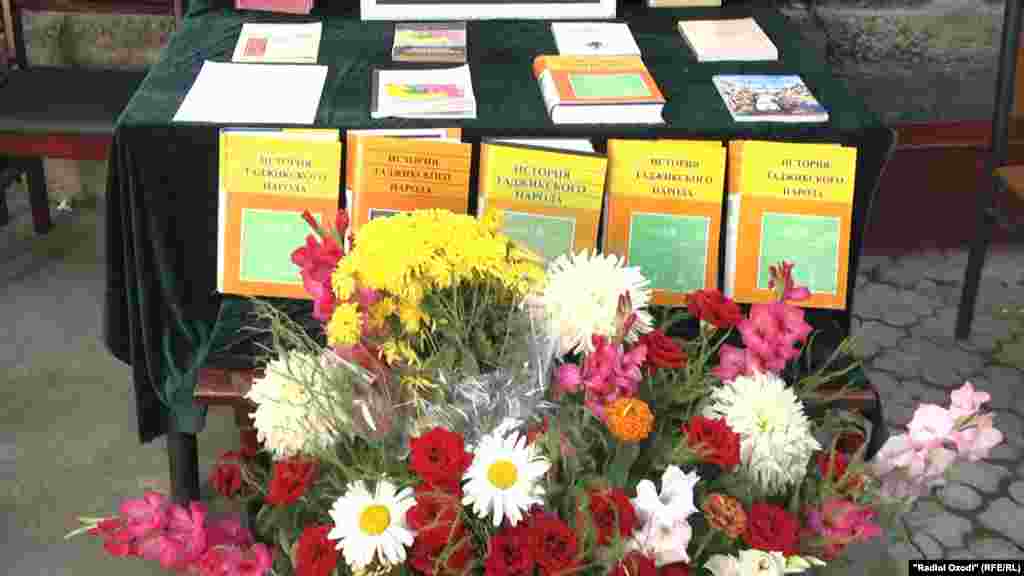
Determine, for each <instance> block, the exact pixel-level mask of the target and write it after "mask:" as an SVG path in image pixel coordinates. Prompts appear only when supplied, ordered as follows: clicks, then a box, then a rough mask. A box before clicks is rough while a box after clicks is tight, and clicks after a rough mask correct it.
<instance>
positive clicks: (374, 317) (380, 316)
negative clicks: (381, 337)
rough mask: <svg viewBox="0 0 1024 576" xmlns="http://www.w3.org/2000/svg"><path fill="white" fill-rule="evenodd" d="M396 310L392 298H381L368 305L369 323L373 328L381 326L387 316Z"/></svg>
mask: <svg viewBox="0 0 1024 576" xmlns="http://www.w3.org/2000/svg"><path fill="white" fill-rule="evenodd" d="M397 310H398V306H397V305H396V304H395V300H394V299H393V298H383V299H381V300H380V301H379V302H377V303H376V304H374V305H373V306H371V307H370V324H371V325H372V326H373V327H374V328H383V327H384V326H385V324H386V323H387V320H388V317H389V316H391V315H392V314H394V313H395V312H396V311H397Z"/></svg>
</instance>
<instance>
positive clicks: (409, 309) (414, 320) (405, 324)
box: [398, 302, 425, 334]
mask: <svg viewBox="0 0 1024 576" xmlns="http://www.w3.org/2000/svg"><path fill="white" fill-rule="evenodd" d="M424 318H425V315H424V314H423V311H422V310H420V307H419V306H415V305H413V304H408V303H406V302H402V303H400V304H399V305H398V319H399V320H401V321H402V328H404V329H405V331H406V332H408V333H410V334H417V333H419V331H420V325H421V322H422V320H423V319H424Z"/></svg>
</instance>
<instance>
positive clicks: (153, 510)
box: [121, 492, 171, 538]
mask: <svg viewBox="0 0 1024 576" xmlns="http://www.w3.org/2000/svg"><path fill="white" fill-rule="evenodd" d="M170 505H171V502H170V500H168V499H167V497H166V496H164V495H163V494H161V493H159V492H146V494H145V495H144V496H143V497H142V498H134V499H131V500H126V501H125V502H124V503H122V504H121V519H122V520H123V521H124V530H125V531H126V532H127V533H128V534H130V535H131V536H132V537H134V538H142V537H143V536H146V535H147V534H149V533H151V532H153V531H155V530H161V529H163V527H164V525H165V524H166V522H167V511H168V509H169V508H170Z"/></svg>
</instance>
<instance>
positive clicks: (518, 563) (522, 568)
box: [484, 522, 534, 576]
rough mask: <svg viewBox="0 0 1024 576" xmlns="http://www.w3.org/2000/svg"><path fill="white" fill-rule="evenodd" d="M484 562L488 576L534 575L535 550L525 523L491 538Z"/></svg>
mask: <svg viewBox="0 0 1024 576" xmlns="http://www.w3.org/2000/svg"><path fill="white" fill-rule="evenodd" d="M487 548H488V550H489V551H488V553H487V560H486V561H485V562H484V573H485V574H486V576H529V575H530V574H533V566H534V559H533V548H532V547H531V546H530V530H529V528H528V527H527V525H526V524H525V523H522V522H521V523H519V524H518V525H517V526H513V527H510V528H505V529H504V530H502V531H501V532H499V533H497V534H495V535H494V536H491V541H490V544H489V545H488V546H487Z"/></svg>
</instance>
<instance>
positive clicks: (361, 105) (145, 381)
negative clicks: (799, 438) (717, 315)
mask: <svg viewBox="0 0 1024 576" xmlns="http://www.w3.org/2000/svg"><path fill="white" fill-rule="evenodd" d="M637 12H638V14H637V15H635V16H632V15H631V16H630V17H629V18H628V21H629V22H630V25H631V28H632V30H633V34H634V36H635V37H636V40H637V43H638V44H639V46H640V49H641V51H642V52H643V57H644V61H645V62H646V64H647V66H648V68H649V69H650V71H651V73H652V74H653V75H654V77H655V79H656V80H657V82H658V85H659V86H660V88H661V90H662V92H663V93H664V94H665V97H666V98H667V99H668V104H667V105H666V106H665V111H664V117H665V119H666V121H667V123H666V124H665V125H664V126H654V127H652V126H621V125H596V124H595V125H586V126H557V125H554V124H552V123H551V122H550V120H549V119H548V116H547V113H546V112H545V109H544V105H543V101H542V99H541V96H540V92H539V89H538V88H537V84H536V82H535V80H534V79H533V76H532V72H531V63H532V61H533V58H534V56H536V55H538V54H552V53H556V49H555V44H554V40H553V38H552V36H551V33H550V28H549V24H548V23H547V22H543V21H483V22H470V23H469V28H468V30H469V57H470V65H471V68H472V75H473V87H474V92H475V94H476V98H477V114H478V118H477V119H475V120H459V121H452V122H449V123H447V124H451V125H457V126H461V127H462V128H463V130H464V134H465V137H466V139H467V140H474V141H475V140H478V139H479V138H480V137H481V136H489V135H497V134H500V135H505V136H562V137H571V136H581V137H583V136H586V137H594V138H600V139H601V140H600V141H598V142H597V144H598V146H599V147H600V146H603V139H604V138H607V137H626V138H630V137H635V138H654V137H676V138H680V137H697V138H720V139H723V140H726V139H735V138H761V139H773V140H785V141H811V142H838V143H842V144H847V145H855V146H857V147H858V162H857V182H856V192H855V208H854V212H855V213H854V231H853V235H852V242H853V249H852V250H851V262H850V270H851V271H852V272H853V273H851V274H850V276H849V285H848V294H849V300H848V303H849V305H850V307H851V308H852V306H853V288H854V283H855V281H856V274H855V272H856V269H857V260H858V255H859V252H860V246H861V242H862V232H863V230H864V227H865V223H866V221H867V215H868V214H869V211H870V205H871V199H872V197H873V194H874V190H875V188H876V187H877V184H878V177H879V175H880V173H881V169H882V167H883V165H884V162H885V159H886V158H887V155H888V152H889V151H890V150H891V146H892V144H893V135H892V132H891V131H890V130H888V129H886V128H885V127H884V126H883V125H882V124H881V122H880V121H879V119H878V118H877V117H876V116H875V115H874V114H872V113H871V112H869V111H868V110H867V109H866V108H865V107H864V105H863V103H862V102H860V101H859V100H857V99H855V98H853V97H852V96H851V95H850V93H849V92H848V91H847V90H846V88H845V87H844V86H843V85H842V84H841V83H839V82H837V81H836V80H835V79H834V78H833V77H832V76H831V74H830V71H829V69H828V67H827V66H826V64H825V63H824V60H823V58H822V56H823V55H822V54H820V53H817V52H815V51H814V50H812V49H810V48H809V47H808V46H807V45H806V44H805V43H803V41H802V39H801V37H800V35H799V32H798V31H797V29H796V28H795V27H794V26H792V25H791V24H790V23H789V22H787V21H786V19H785V18H784V17H783V16H782V15H781V14H779V13H778V12H777V11H775V10H774V9H772V8H768V7H758V6H754V7H751V6H748V5H743V6H730V7H728V8H723V9H679V10H667V9H659V10H656V11H650V12H648V13H646V14H644V13H642V12H643V11H642V10H639V11H637ZM192 13H193V14H194V16H192V17H190V18H187V19H186V20H185V21H184V23H183V25H182V26H181V28H180V29H179V30H178V31H177V32H176V33H175V34H174V36H173V37H172V39H171V42H170V45H169V46H168V47H167V48H166V49H165V51H164V53H163V54H162V56H161V58H160V61H159V62H158V63H156V64H155V65H154V66H153V67H152V68H151V69H150V71H149V75H148V76H147V77H146V79H145V81H144V82H143V84H142V86H141V87H140V88H139V91H138V92H137V93H136V94H135V96H134V98H132V100H131V102H130V103H129V105H128V107H127V109H126V110H125V111H124V113H123V114H122V116H121V118H120V120H119V122H118V128H117V132H116V134H115V139H114V146H113V148H112V153H111V168H110V171H109V175H110V176H109V182H108V195H107V198H108V202H107V210H108V218H107V227H108V228H107V252H108V257H107V262H108V275H107V293H106V302H105V311H104V320H105V341H106V343H107V345H108V347H109V348H110V350H111V351H112V352H113V353H114V354H115V355H116V356H117V357H118V358H120V359H121V360H123V361H125V362H127V363H129V364H131V365H132V367H133V374H134V383H135V389H136V399H137V402H138V419H139V432H140V436H141V439H142V440H143V441H149V440H151V439H153V438H155V437H157V436H159V435H160V434H162V433H164V432H165V431H166V425H167V416H168V408H170V409H171V410H170V412H171V413H173V414H174V415H175V416H176V417H177V418H178V422H179V424H180V426H181V429H182V430H185V431H197V430H198V429H199V428H201V427H202V420H203V412H202V410H201V409H199V408H196V407H195V406H193V405H192V402H191V396H192V389H193V386H194V382H195V374H196V370H197V368H198V366H199V365H201V364H202V363H204V362H208V361H214V360H217V359H218V358H220V357H219V356H218V355H217V352H218V351H219V350H222V349H226V348H228V344H229V343H231V341H232V338H234V337H235V336H236V335H237V327H238V325H239V324H240V323H241V322H243V320H242V319H241V318H240V317H239V316H238V315H237V313H238V310H239V309H240V308H238V307H236V306H234V305H233V302H232V301H231V300H230V299H227V298H225V299H222V298H221V297H220V296H219V295H218V294H216V293H215V286H216V229H217V192H216V191H217V153H216V152H217V132H218V129H219V128H220V126H218V125H210V124H172V122H171V119H172V117H173V116H174V114H175V112H176V111H177V108H178V106H179V105H180V104H181V101H182V99H183V98H184V97H185V94H186V93H187V91H188V89H189V87H190V86H191V84H192V82H193V80H194V79H195V77H196V75H197V74H198V72H199V69H200V67H201V66H202V63H203V61H204V60H215V61H229V60H230V58H231V54H232V51H233V49H234V46H235V42H236V41H237V39H238V33H239V31H240V29H241V25H242V23H243V22H255V21H289V22H302V21H311V20H316V19H317V15H316V14H314V15H313V16H309V17H287V16H283V15H267V14H259V13H236V12H233V11H231V10H229V9H224V8H210V7H208V6H206V5H203V6H198V7H193V10H192ZM750 14H753V15H754V16H755V17H756V18H757V20H758V22H759V23H760V24H761V26H762V27H763V28H764V29H765V31H766V32H767V33H768V34H769V36H771V38H772V39H773V40H774V41H775V43H776V45H777V46H778V48H779V54H780V60H779V61H777V62H757V63H732V62H731V63H718V64H712V63H707V64H704V63H698V62H697V61H696V60H695V58H694V57H693V55H692V54H691V52H690V51H689V50H688V49H687V48H686V45H685V42H684V41H683V39H682V37H681V36H680V35H679V33H678V31H677V29H676V22H677V21H678V20H680V19H688V18H707V17H730V16H745V15H750ZM323 18H324V30H323V39H322V41H321V45H320V63H321V64H326V65H327V66H329V71H328V74H327V82H326V86H325V89H324V93H323V97H322V99H321V103H320V107H319V109H318V112H317V116H316V126H318V127H336V128H369V127H406V126H409V127H411V126H427V125H435V126H436V125H441V124H439V123H438V121H422V120H421V121H414V120H397V119H395V120H392V119H389V120H371V119H370V116H369V101H370V73H371V71H372V70H373V69H375V68H391V67H397V66H396V65H395V64H393V63H392V62H391V61H390V49H391V37H392V31H393V24H391V23H385V22H361V21H358V20H356V19H353V18H352V16H351V15H348V17H344V16H343V15H342V16H338V15H326V16H323ZM406 67H416V66H410V65H407V66H406ZM719 73H796V74H800V75H801V76H802V77H803V78H804V81H805V82H806V83H807V85H808V86H809V87H810V89H811V91H812V92H813V93H814V94H815V96H817V97H818V98H819V99H820V100H821V101H822V102H823V103H824V104H825V106H826V107H827V108H828V110H829V115H830V120H829V122H828V123H826V124H818V125H809V124H803V125H784V124H767V123H756V124H749V123H746V124H740V123H735V122H733V121H732V120H731V118H730V116H729V113H728V112H727V111H726V109H725V106H724V104H723V103H722V100H721V98H720V97H719V95H718V93H717V92H716V90H715V88H714V86H713V85H712V83H711V76H712V75H713V74H719ZM343 165H344V164H343ZM474 170H475V165H474ZM222 300H223V301H224V302H227V303H228V304H231V305H226V306H222ZM218 315H220V316H219V320H218ZM849 321H850V317H849V314H848V313H846V312H839V313H831V312H816V313H814V314H812V315H811V322H812V324H814V325H815V327H817V328H821V329H823V330H824V331H825V332H826V333H827V334H828V336H829V339H830V340H832V341H837V340H838V339H839V338H841V337H843V336H845V335H847V334H848V333H849ZM211 354H212V356H211Z"/></svg>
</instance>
